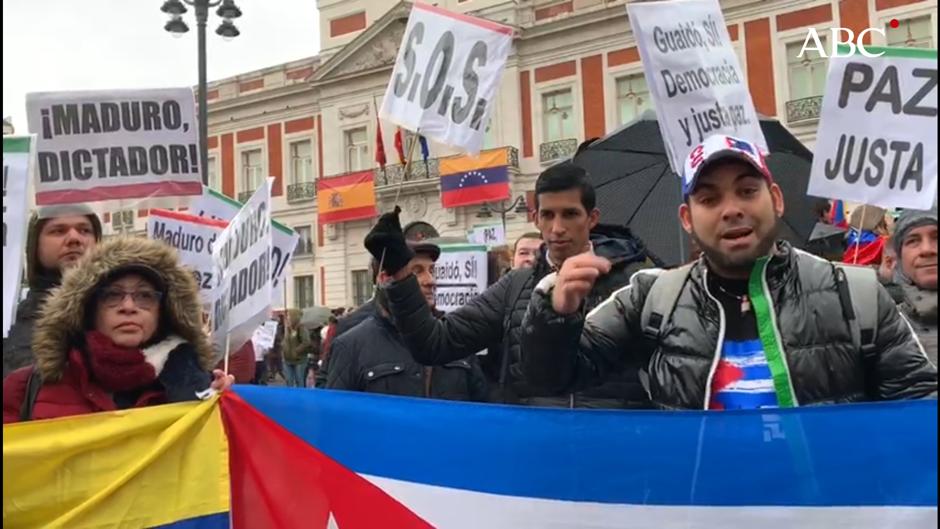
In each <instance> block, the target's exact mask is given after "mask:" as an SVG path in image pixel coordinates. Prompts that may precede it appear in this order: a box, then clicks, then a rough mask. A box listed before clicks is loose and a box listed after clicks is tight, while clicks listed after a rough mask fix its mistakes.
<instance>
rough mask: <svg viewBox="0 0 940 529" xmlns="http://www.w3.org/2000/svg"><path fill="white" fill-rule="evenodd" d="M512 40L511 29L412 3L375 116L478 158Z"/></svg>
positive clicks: (487, 21) (480, 19) (484, 20)
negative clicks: (394, 60) (379, 108)
mask: <svg viewBox="0 0 940 529" xmlns="http://www.w3.org/2000/svg"><path fill="white" fill-rule="evenodd" d="M512 35H513V29H512V28H511V27H509V26H504V25H502V24H497V23H495V22H491V21H489V20H486V19H482V18H476V17H472V16H469V15H464V14H458V13H451V12H449V11H446V10H444V9H441V8H439V7H435V6H430V5H427V4H422V3H418V2H416V3H415V4H414V7H412V9H411V16H410V17H409V18H408V26H407V27H406V28H405V36H404V38H403V39H402V43H401V46H400V47H399V50H398V59H397V61H396V63H395V69H394V71H393V72H392V76H391V79H390V80H389V83H388V87H387V88H386V90H385V97H384V99H383V100H382V109H381V111H380V112H379V115H380V116H381V117H382V119H385V120H388V121H391V122H393V123H395V124H397V125H400V126H402V127H404V128H407V129H410V130H412V131H418V132H420V133H421V134H423V135H424V136H426V137H428V138H431V139H434V140H437V141H439V142H441V143H444V144H447V145H451V146H454V147H457V148H460V149H464V150H466V151H468V152H472V153H474V154H475V153H478V152H479V151H480V147H481V146H482V145H483V135H484V133H485V131H486V122H487V119H488V117H489V116H490V114H491V112H492V107H493V104H494V98H495V97H496V91H497V88H498V87H499V79H500V76H501V75H502V72H503V67H504V66H505V65H506V57H507V56H508V55H509V50H510V48H511V46H512Z"/></svg>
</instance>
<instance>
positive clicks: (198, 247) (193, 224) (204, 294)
mask: <svg viewBox="0 0 940 529" xmlns="http://www.w3.org/2000/svg"><path fill="white" fill-rule="evenodd" d="M227 224H228V223H227V222H225V221H222V220H217V219H210V218H207V217H197V216H195V215H187V214H185V213H177V212H173V211H165V210H160V209H154V210H151V211H150V216H149V217H148V218H147V236H148V237H150V238H151V239H157V240H161V241H163V242H165V243H167V244H168V245H170V246H172V247H174V248H176V251H177V253H178V254H179V261H180V264H182V265H184V266H186V267H187V268H189V269H190V270H192V272H193V277H195V279H196V284H197V285H198V286H199V295H200V297H201V298H202V302H203V303H205V304H210V303H212V302H213V301H214V300H215V298H216V297H218V295H219V288H218V287H219V285H221V281H222V278H221V277H219V276H218V274H217V273H216V270H215V264H214V263H213V261H212V248H213V244H214V243H215V241H216V239H218V237H219V235H220V234H221V233H222V230H224V229H225V227H226V225H227Z"/></svg>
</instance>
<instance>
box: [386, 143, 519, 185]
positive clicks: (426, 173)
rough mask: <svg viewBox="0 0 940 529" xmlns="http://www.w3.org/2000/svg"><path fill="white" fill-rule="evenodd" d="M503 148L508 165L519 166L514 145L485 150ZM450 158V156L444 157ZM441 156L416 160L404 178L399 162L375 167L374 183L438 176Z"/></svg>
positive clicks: (420, 179)
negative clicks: (426, 161) (426, 159)
mask: <svg viewBox="0 0 940 529" xmlns="http://www.w3.org/2000/svg"><path fill="white" fill-rule="evenodd" d="M503 149H505V150H506V151H507V152H508V156H507V158H508V160H509V167H512V168H515V169H518V168H519V150H518V149H516V148H515V147H498V148H496V149H487V150H486V151H485V152H492V151H496V150H503ZM446 158H450V157H446ZM440 166H441V158H430V159H428V163H427V165H425V163H424V161H423V160H417V161H415V162H413V163H412V166H411V174H410V175H408V177H407V178H405V167H404V166H403V165H401V164H396V165H388V166H386V167H385V171H384V172H383V171H382V170H381V169H375V185H376V186H386V185H393V184H398V183H399V182H401V181H402V180H404V181H406V182H419V181H422V180H428V179H433V180H436V179H438V178H440V176H441V171H440Z"/></svg>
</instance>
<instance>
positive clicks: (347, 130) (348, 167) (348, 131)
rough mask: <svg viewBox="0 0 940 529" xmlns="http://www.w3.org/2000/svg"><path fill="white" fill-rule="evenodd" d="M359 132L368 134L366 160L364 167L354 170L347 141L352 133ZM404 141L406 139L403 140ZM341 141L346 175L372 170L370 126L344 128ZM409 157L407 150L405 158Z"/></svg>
mask: <svg viewBox="0 0 940 529" xmlns="http://www.w3.org/2000/svg"><path fill="white" fill-rule="evenodd" d="M358 130H364V131H365V133H366V134H365V143H363V144H362V145H364V146H365V160H363V161H362V162H363V166H362V167H360V168H358V169H353V168H352V167H351V165H352V164H351V163H350V158H349V145H348V144H347V142H346V139H347V138H348V137H349V135H350V134H351V133H352V132H355V131H358ZM402 139H404V138H402ZM340 140H341V141H342V143H341V145H342V156H343V167H344V168H345V171H343V172H344V173H354V172H359V171H366V170H368V169H371V168H372V163H373V162H372V160H371V159H370V158H371V154H372V149H371V148H370V145H369V126H368V125H367V124H358V125H355V126H352V127H348V128H344V129H343V133H342V136H341V137H340ZM388 152H389V151H388V150H386V153H388ZM391 152H394V144H393V147H392V151H391ZM407 155H408V151H407V150H406V151H405V156H407Z"/></svg>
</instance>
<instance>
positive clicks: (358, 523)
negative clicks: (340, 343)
mask: <svg viewBox="0 0 940 529" xmlns="http://www.w3.org/2000/svg"><path fill="white" fill-rule="evenodd" d="M219 401H221V409H220V406H219V405H218V404H219ZM936 420H937V403H936V401H906V402H891V403H877V404H863V405H854V406H837V407H824V408H795V409H788V410H772V412H771V411H768V410H753V411H744V412H738V413H721V414H716V413H710V412H680V413H677V412H597V413H585V412H583V411H573V410H563V409H532V408H522V407H506V406H488V405H477V404H467V403H456V402H447V401H435V400H425V399H407V398H397V397H388V396H380V395H369V394H359V393H348V392H335V391H292V390H290V389H287V388H269V387H256V386H237V387H236V389H235V391H234V393H227V394H224V395H222V397H221V399H216V400H213V401H209V402H202V403H195V404H179V405H170V406H159V407H155V408H144V409H140V410H134V411H120V412H111V413H103V414H97V415H92V416H79V417H72V418H64V419H58V420H53V421H37V422H30V423H19V424H12V425H6V426H4V447H3V463H4V465H3V477H4V526H5V527H11V528H15V529H18V528H28V527H69V528H70V529H84V528H88V527H108V526H118V525H119V524H118V522H120V521H123V522H125V523H127V521H128V520H129V521H130V523H131V524H132V525H134V526H136V527H157V526H161V527H162V526H167V527H192V526H193V525H185V523H190V524H192V523H195V522H196V521H198V522H200V523H202V525H199V527H210V528H214V527H227V526H228V525H227V524H228V521H229V519H228V517H229V516H231V520H232V527H233V528H234V529H254V528H258V527H278V528H281V529H292V528H298V529H299V528H310V527H313V528H316V529H327V528H328V527H329V528H333V527H337V528H340V529H373V528H375V527H395V528H396V529H408V528H421V529H424V528H427V527H441V528H466V529H470V528H474V529H476V528H479V527H487V528H491V529H499V528H506V529H509V528H513V529H515V528H519V527H532V528H536V527H538V528H543V527H544V528H570V527H585V526H590V527H595V528H599V529H600V528H622V527H625V524H629V525H630V526H636V527H672V526H681V527H685V528H690V529H697V528H701V529H705V528H709V529H710V528H712V527H726V528H752V527H762V528H766V529H778V528H780V529H783V528H792V527H801V528H811V529H812V528H819V529H823V528H825V529H829V528H831V527H834V526H837V525H838V526H844V527H852V528H857V529H876V528H877V529H883V528H892V527H897V528H902V527H903V528H904V529H921V528H923V529H926V528H928V527H936V517H937V432H936V430H935V429H933V428H927V429H925V428H924V425H925V424H935V423H936ZM223 424H224V431H223ZM898 439H903V440H904V449H903V450H900V449H898ZM860 440H864V442H860ZM104 461H107V464H103V463H102V462H104ZM66 477H67V478H68V479H65V478H66ZM124 517H130V518H124ZM174 523H175V524H178V525H173V524H174Z"/></svg>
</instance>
